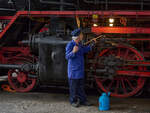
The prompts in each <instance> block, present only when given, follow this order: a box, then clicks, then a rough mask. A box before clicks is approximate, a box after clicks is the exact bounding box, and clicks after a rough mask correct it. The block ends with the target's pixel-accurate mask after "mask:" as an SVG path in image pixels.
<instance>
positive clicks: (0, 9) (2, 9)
mask: <svg viewBox="0 0 150 113" xmlns="http://www.w3.org/2000/svg"><path fill="white" fill-rule="evenodd" d="M0 11H16V9H6V8H0Z"/></svg>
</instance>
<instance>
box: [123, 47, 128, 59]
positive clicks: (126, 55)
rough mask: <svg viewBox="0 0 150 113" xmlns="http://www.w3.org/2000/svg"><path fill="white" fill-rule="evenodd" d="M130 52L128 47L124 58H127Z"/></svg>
mask: <svg viewBox="0 0 150 113" xmlns="http://www.w3.org/2000/svg"><path fill="white" fill-rule="evenodd" d="M128 54H129V49H126V52H125V54H124V59H127V57H128Z"/></svg>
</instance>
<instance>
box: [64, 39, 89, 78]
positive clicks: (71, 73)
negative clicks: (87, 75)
mask: <svg viewBox="0 0 150 113" xmlns="http://www.w3.org/2000/svg"><path fill="white" fill-rule="evenodd" d="M75 45H76V46H78V48H79V50H78V51H77V52H76V53H73V52H72V50H73V47H74V46H75ZM91 49H92V47H91V46H83V45H82V44H81V43H79V44H78V45H77V44H76V43H75V41H74V40H72V41H70V42H69V43H68V44H67V46H66V59H67V60H68V78H69V79H83V78H84V53H87V52H89V51H90V50H91Z"/></svg>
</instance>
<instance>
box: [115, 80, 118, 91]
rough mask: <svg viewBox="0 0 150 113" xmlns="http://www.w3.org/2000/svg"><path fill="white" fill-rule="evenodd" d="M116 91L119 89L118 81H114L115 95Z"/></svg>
mask: <svg viewBox="0 0 150 113" xmlns="http://www.w3.org/2000/svg"><path fill="white" fill-rule="evenodd" d="M118 89H119V80H117V81H116V88H115V93H118Z"/></svg>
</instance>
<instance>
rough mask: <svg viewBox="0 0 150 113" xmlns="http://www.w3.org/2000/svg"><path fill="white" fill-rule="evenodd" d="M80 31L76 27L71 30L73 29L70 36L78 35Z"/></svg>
mask: <svg viewBox="0 0 150 113" xmlns="http://www.w3.org/2000/svg"><path fill="white" fill-rule="evenodd" d="M80 33H81V29H80V28H78V29H75V30H73V31H72V32H71V35H72V36H79V35H80Z"/></svg>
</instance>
